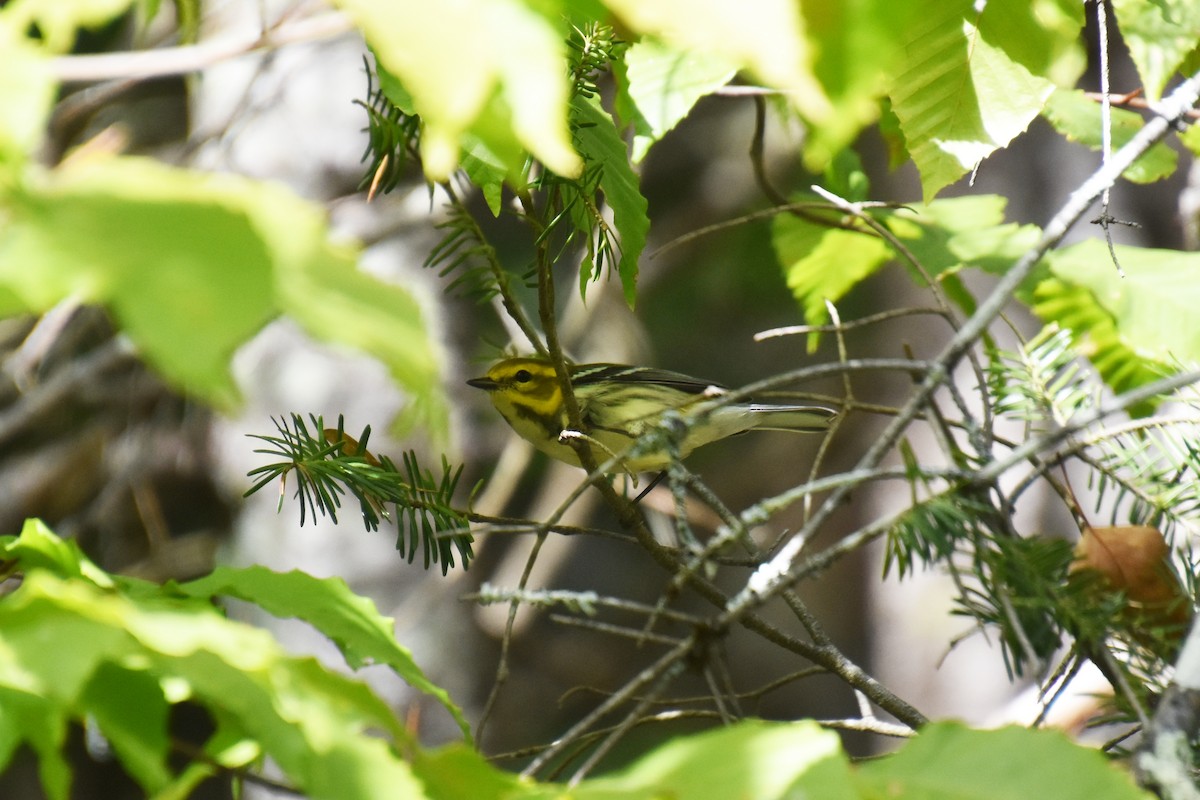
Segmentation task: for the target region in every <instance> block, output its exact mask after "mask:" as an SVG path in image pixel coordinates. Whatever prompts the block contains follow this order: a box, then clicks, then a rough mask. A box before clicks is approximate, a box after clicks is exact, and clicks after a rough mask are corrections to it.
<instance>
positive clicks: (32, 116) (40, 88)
mask: <svg viewBox="0 0 1200 800" xmlns="http://www.w3.org/2000/svg"><path fill="white" fill-rule="evenodd" d="M8 38H9V37H6V36H4V34H3V31H2V30H0V98H2V99H3V101H4V113H3V114H0V170H3V171H13V172H14V174H15V169H16V168H17V167H19V166H21V165H23V164H24V163H25V162H26V160H27V159H28V157H29V154H31V153H34V152H36V151H37V149H38V143H39V142H40V141H41V140H42V137H43V136H44V135H45V130H46V121H47V119H48V118H49V116H50V108H51V106H52V105H53V103H54V93H55V88H56V87H55V82H54V79H53V76H52V75H51V73H50V69H49V62H48V60H47V59H46V58H44V57H43V56H42V54H41V53H40V52H39V51H38V50H37V49H35V48H34V47H32V46H30V45H29V44H28V42H26V41H25V40H24V39H21V38H16V37H12V40H11V41H6V39H8ZM5 183H7V181H5Z"/></svg>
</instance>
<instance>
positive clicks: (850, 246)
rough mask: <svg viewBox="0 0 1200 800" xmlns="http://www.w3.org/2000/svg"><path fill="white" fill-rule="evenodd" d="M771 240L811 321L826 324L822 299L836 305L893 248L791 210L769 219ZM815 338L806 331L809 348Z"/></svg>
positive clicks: (814, 343) (825, 311) (805, 315)
mask: <svg viewBox="0 0 1200 800" xmlns="http://www.w3.org/2000/svg"><path fill="white" fill-rule="evenodd" d="M771 244H772V246H773V247H774V248H775V254H776V256H777V257H778V258H779V263H780V264H782V265H783V274H784V277H785V278H786V279H787V284H788V288H790V289H791V290H792V294H793V296H795V298H796V299H797V300H798V301H799V302H800V306H801V308H802V309H803V310H804V320H805V322H806V323H808V324H809V325H823V324H825V323H826V322H828V321H829V312H828V311H827V310H826V308H825V301H826V300H829V301H830V302H833V303H836V302H837V301H838V300H840V299H841V298H842V297H844V296H845V295H846V293H848V292H849V291H850V290H851V289H853V288H854V287H855V286H857V285H858V284H859V283H861V282H862V281H863V280H864V279H866V278H867V277H868V276H870V275H872V274H874V273H875V272H876V271H877V270H878V269H879V268H880V267H881V266H883V265H884V264H885V263H886V262H887V261H888V260H889V259H890V258H891V252H892V251H891V248H890V247H888V245H887V244H886V243H885V242H884V241H883V240H882V239H880V238H878V237H877V236H875V235H873V234H869V233H855V232H852V231H846V230H842V229H839V228H827V227H824V226H822V225H817V224H814V223H812V222H809V221H808V220H805V219H801V218H800V217H796V216H793V215H791V214H779V215H777V216H776V217H775V219H774V220H773V221H772V223H771ZM818 340H819V337H818V336H817V335H816V334H810V335H809V337H808V345H809V350H810V351H812V350H814V349H815V348H816V345H817V341H818Z"/></svg>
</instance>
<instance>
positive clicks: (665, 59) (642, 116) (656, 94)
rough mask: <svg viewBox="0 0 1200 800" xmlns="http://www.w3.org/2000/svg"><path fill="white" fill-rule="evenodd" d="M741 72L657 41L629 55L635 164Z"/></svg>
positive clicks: (723, 61)
mask: <svg viewBox="0 0 1200 800" xmlns="http://www.w3.org/2000/svg"><path fill="white" fill-rule="evenodd" d="M736 72H737V69H736V67H735V66H734V65H732V64H731V63H730V62H729V60H728V59H726V58H722V57H721V56H719V55H715V54H712V53H697V52H695V51H686V50H679V49H676V48H674V47H671V46H669V45H667V44H664V43H662V42H659V41H656V40H654V39H642V40H641V41H639V42H635V43H634V44H633V45H631V46H630V48H629V49H628V50H627V51H626V53H625V77H626V79H627V81H626V83H624V84H623V85H622V89H623V90H624V91H626V92H628V98H629V100H630V101H631V102H632V104H633V108H634V110H635V114H636V116H635V118H634V119H633V123H634V137H633V156H632V159H633V163H635V164H637V163H640V162H641V160H642V159H643V158H645V156H646V153H647V151H649V149H650V146H651V145H653V144H654V143H655V142H657V141H658V140H659V139H661V138H662V137H663V136H665V135H666V134H667V132H668V131H670V130H671V129H672V128H674V127H675V126H676V125H677V124H678V123H679V121H680V120H682V119H683V118H684V117H686V116H687V115H688V113H689V112H690V111H691V110H692V107H693V106H695V105H696V101H697V100H699V99H700V98H702V97H704V96H706V95H708V94H711V93H712V92H713V91H715V90H716V89H719V88H720V87H722V86H724V85H725V84H727V83H729V81H730V80H731V79H732V78H733V76H734V74H735V73H736Z"/></svg>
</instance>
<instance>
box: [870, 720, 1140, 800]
mask: <svg viewBox="0 0 1200 800" xmlns="http://www.w3.org/2000/svg"><path fill="white" fill-rule="evenodd" d="M1015 764H1019V765H1020V769H1014V768H1013V765H1015ZM855 782H856V783H857V784H858V785H859V787H860V788H861V789H862V790H863V791H864V793H865V794H866V795H867V796H869V797H904V798H921V800H1029V799H1030V798H1033V797H1053V798H1054V799H1055V800H1096V798H1104V800H1150V799H1151V797H1152V796H1151V795H1150V794H1148V793H1147V792H1144V791H1142V790H1141V789H1138V788H1137V786H1136V785H1135V784H1134V782H1133V779H1132V778H1131V777H1130V776H1129V774H1128V772H1126V771H1124V770H1122V769H1120V768H1119V767H1117V766H1116V765H1114V764H1113V763H1111V762H1110V761H1108V760H1107V759H1105V757H1104V756H1103V755H1102V754H1101V753H1100V752H1099V751H1097V750H1095V749H1093V748H1089V747H1082V746H1080V745H1077V744H1075V743H1074V742H1071V741H1070V740H1068V739H1067V737H1066V736H1064V735H1063V734H1062V733H1059V732H1058V731H1047V730H1029V729H1026V728H1017V727H1009V728H1000V729H998V730H989V731H976V730H971V729H969V728H967V727H966V726H965V725H962V724H961V723H957V722H935V723H931V724H929V725H927V726H925V727H924V728H922V729H921V733H920V734H919V735H918V736H916V737H914V738H913V739H911V740H910V741H908V742H907V743H906V744H905V745H904V746H903V747H901V748H900V750H899V751H898V752H897V753H895V754H894V755H890V756H885V757H883V758H879V759H876V760H874V761H868V762H866V763H864V764H862V765H861V766H859V768H858V770H857V775H856V780H855Z"/></svg>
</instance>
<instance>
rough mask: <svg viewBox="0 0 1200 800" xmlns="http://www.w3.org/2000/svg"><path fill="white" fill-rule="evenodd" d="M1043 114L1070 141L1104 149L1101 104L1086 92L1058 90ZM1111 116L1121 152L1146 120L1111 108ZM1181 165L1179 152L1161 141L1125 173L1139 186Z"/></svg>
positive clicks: (1114, 143) (1115, 141) (1115, 144)
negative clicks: (1102, 144) (1178, 164)
mask: <svg viewBox="0 0 1200 800" xmlns="http://www.w3.org/2000/svg"><path fill="white" fill-rule="evenodd" d="M1042 113H1043V115H1044V116H1045V117H1046V119H1048V120H1049V121H1050V124H1051V125H1053V126H1054V127H1055V129H1057V130H1058V132H1059V133H1061V134H1062V135H1064V136H1066V137H1067V138H1068V139H1071V140H1072V141H1076V142H1082V143H1083V144H1086V145H1087V146H1088V147H1090V148H1092V149H1093V150H1098V149H1099V148H1100V146H1101V142H1102V139H1101V132H1100V124H1101V114H1100V103H1099V102H1097V101H1095V100H1092V99H1090V98H1088V97H1087V96H1086V95H1084V94H1083V92H1079V91H1068V90H1066V89H1059V90H1057V91H1055V92H1054V94H1052V95H1051V96H1050V101H1049V102H1048V103H1047V104H1046V108H1045V110H1044V111H1043V112H1042ZM1111 114H1112V127H1111V132H1112V148H1113V150H1117V149H1119V148H1121V147H1123V146H1124V145H1125V143H1126V142H1128V141H1129V140H1130V139H1132V138H1133V136H1134V134H1136V133H1137V132H1138V131H1139V130H1141V129H1142V125H1143V121H1142V117H1141V115H1140V114H1135V113H1134V112H1132V111H1126V110H1124V109H1120V108H1113V109H1111ZM1177 163H1178V158H1177V156H1176V155H1175V151H1174V150H1172V149H1171V148H1170V147H1168V146H1167V145H1166V144H1164V143H1162V142H1159V143H1158V144H1156V145H1154V146H1153V147H1151V148H1150V149H1149V150H1147V151H1146V152H1145V153H1143V154H1142V155H1141V157H1140V158H1138V160H1137V161H1135V162H1133V164H1132V165H1131V166H1130V167H1129V169H1127V170H1125V177H1126V178H1128V179H1129V180H1131V181H1134V182H1135V183H1151V182H1153V181H1157V180H1161V179H1163V178H1165V177H1167V176H1168V175H1172V174H1174V172H1175V167H1176V164H1177Z"/></svg>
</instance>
